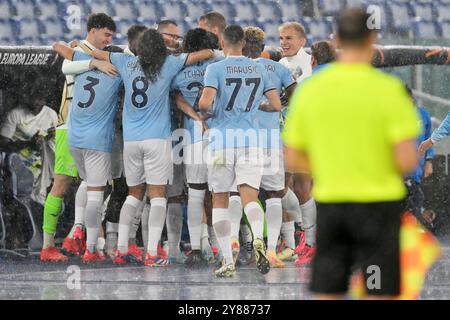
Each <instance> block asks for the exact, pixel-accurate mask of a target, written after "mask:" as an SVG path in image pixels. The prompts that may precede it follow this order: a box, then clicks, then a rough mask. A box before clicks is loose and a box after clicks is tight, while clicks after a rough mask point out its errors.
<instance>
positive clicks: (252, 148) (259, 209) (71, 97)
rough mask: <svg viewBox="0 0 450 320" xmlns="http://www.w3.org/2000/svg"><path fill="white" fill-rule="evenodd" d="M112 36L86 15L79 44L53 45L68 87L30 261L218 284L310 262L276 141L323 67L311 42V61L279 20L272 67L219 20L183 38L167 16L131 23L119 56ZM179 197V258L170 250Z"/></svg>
mask: <svg viewBox="0 0 450 320" xmlns="http://www.w3.org/2000/svg"><path fill="white" fill-rule="evenodd" d="M115 31H116V26H115V23H114V21H113V19H112V18H111V17H109V16H107V15H106V14H103V13H97V14H92V15H91V16H90V17H89V18H88V21H87V36H86V39H85V40H82V41H73V42H71V43H70V44H66V43H62V42H61V43H55V44H54V45H53V48H54V50H55V51H56V52H57V53H58V54H59V55H60V56H62V57H64V59H65V60H64V62H63V67H62V71H63V73H64V74H65V76H66V83H65V88H64V92H63V98H62V102H61V108H60V116H59V126H58V127H57V130H56V161H55V179H54V182H53V186H52V189H51V191H50V193H49V195H48V197H47V200H46V202H45V207H44V227H43V229H44V245H43V248H42V251H41V256H40V258H41V260H43V261H51V262H59V261H67V259H68V255H69V254H70V255H79V256H81V257H82V260H83V262H85V263H101V262H103V261H105V260H106V259H112V260H113V262H114V263H115V264H119V265H126V264H144V265H145V266H149V267H166V266H169V267H170V264H174V263H177V264H184V265H185V266H186V267H187V268H199V267H205V266H207V265H208V264H212V263H217V266H216V268H215V271H214V273H215V275H216V276H217V277H233V276H234V275H235V273H236V266H237V265H239V264H250V263H252V262H255V264H256V269H257V270H258V271H259V272H260V273H262V274H266V273H268V272H269V270H270V268H282V267H284V266H285V261H294V260H295V264H296V265H297V266H300V265H305V264H309V263H310V262H311V259H312V258H313V256H314V252H315V248H314V247H315V225H316V208H315V202H314V199H313V198H312V197H311V188H312V181H311V176H310V174H309V173H308V172H306V171H305V172H292V171H294V170H288V169H289V168H285V165H284V155H283V143H282V141H281V134H280V132H281V126H282V125H283V119H284V116H285V112H286V110H287V112H289V111H288V109H289V108H288V105H289V99H290V98H291V96H292V95H293V94H294V91H295V89H296V88H297V85H298V84H299V83H301V82H302V81H304V79H306V78H307V77H309V76H310V75H311V74H312V73H313V72H314V70H315V69H319V67H320V66H323V65H325V64H326V63H328V62H330V61H331V60H333V59H334V48H333V47H332V46H331V45H330V44H329V43H328V42H326V41H321V42H319V43H316V44H314V45H313V47H312V53H313V54H312V56H311V55H310V54H308V53H306V52H305V51H304V50H303V46H304V45H305V42H306V34H305V31H304V29H303V27H302V26H301V25H300V24H298V23H296V22H288V23H285V24H283V25H281V26H280V28H279V33H280V34H279V36H280V45H281V51H282V54H283V58H282V59H281V60H280V61H279V62H276V61H274V60H271V59H270V54H268V52H267V51H264V49H265V45H264V40H265V34H264V31H263V30H261V29H260V28H258V27H254V26H247V27H245V28H242V27H241V26H238V25H227V24H226V21H225V18H224V17H223V16H222V15H221V14H220V13H218V12H210V13H207V14H205V15H204V16H202V17H200V18H199V20H198V28H194V29H191V30H189V31H188V32H187V33H186V34H185V35H181V33H180V29H179V28H178V26H177V24H176V23H175V22H174V21H170V20H164V21H161V22H160V23H159V24H158V25H157V27H156V28H150V27H147V26H143V25H133V26H130V28H129V30H128V33H127V36H128V46H127V47H126V48H125V49H122V48H121V47H118V46H113V45H111V43H112V37H113V35H114V32H115ZM78 177H79V178H80V179H81V181H82V182H81V183H80V185H79V188H78V190H77V193H76V196H75V222H74V225H73V228H72V230H71V231H70V233H69V235H68V236H67V237H66V238H65V240H64V242H63V247H62V251H61V250H60V249H58V248H56V246H55V241H54V234H55V232H56V226H57V222H58V216H59V215H60V213H61V211H62V203H63V201H64V197H65V196H66V193H67V190H68V187H69V185H70V183H71V182H72V180H73V179H77V178H78ZM185 186H186V187H187V188H185ZM183 193H184V194H185V195H186V196H187V225H188V230H189V238H190V241H189V242H190V246H191V250H190V251H189V252H182V250H181V249H180V240H181V232H182V225H183V213H182V209H181V208H182V207H181V204H180V203H181V202H182V199H183V197H182V196H183ZM139 225H140V226H141V230H142V232H141V233H142V241H143V244H144V251H142V250H141V249H140V248H139V247H138V246H137V245H136V230H137V229H138V227H139ZM165 226H166V230H167V238H168V252H167V249H165V247H164V246H163V245H162V242H161V238H162V235H163V233H164V229H165ZM241 245H242V249H241Z"/></svg>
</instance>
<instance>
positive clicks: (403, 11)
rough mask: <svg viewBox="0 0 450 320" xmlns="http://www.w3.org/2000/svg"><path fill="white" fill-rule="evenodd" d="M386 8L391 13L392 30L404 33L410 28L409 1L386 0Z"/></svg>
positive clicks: (410, 10) (410, 9) (410, 11)
mask: <svg viewBox="0 0 450 320" xmlns="http://www.w3.org/2000/svg"><path fill="white" fill-rule="evenodd" d="M387 5H388V8H389V11H390V14H391V15H392V26H391V27H392V32H394V33H398V34H406V33H408V32H409V30H410V28H411V20H412V17H413V12H412V8H411V6H410V4H409V3H406V2H405V3H403V2H392V3H391V2H388V4H387Z"/></svg>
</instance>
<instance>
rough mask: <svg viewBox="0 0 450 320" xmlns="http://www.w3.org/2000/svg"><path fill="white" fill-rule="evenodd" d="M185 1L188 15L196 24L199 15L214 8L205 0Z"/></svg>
mask: <svg viewBox="0 0 450 320" xmlns="http://www.w3.org/2000/svg"><path fill="white" fill-rule="evenodd" d="M185 3H186V9H187V12H186V16H187V17H188V18H189V20H190V21H191V22H195V24H197V21H198V18H199V17H201V16H202V15H204V14H205V13H207V12H209V11H211V10H212V9H211V6H210V5H209V3H208V2H206V1H203V0H201V1H196V0H188V1H185Z"/></svg>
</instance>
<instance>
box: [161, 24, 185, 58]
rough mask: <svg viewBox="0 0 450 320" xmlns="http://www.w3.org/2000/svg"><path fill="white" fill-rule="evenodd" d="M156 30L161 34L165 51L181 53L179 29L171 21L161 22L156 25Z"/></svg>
mask: <svg viewBox="0 0 450 320" xmlns="http://www.w3.org/2000/svg"><path fill="white" fill-rule="evenodd" d="M156 30H157V31H158V32H159V33H161V34H162V36H163V38H164V43H165V44H166V47H167V49H169V50H170V52H172V53H180V52H181V41H182V40H183V37H182V36H181V29H180V27H179V26H178V24H177V23H176V22H175V21H173V20H163V21H161V22H159V23H158V26H157V28H156Z"/></svg>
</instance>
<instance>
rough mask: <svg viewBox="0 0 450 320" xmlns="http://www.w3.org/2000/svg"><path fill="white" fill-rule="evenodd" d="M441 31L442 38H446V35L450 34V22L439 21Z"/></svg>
mask: <svg viewBox="0 0 450 320" xmlns="http://www.w3.org/2000/svg"><path fill="white" fill-rule="evenodd" d="M440 25H441V31H442V37H443V38H448V35H449V34H450V20H449V21H441V23H440Z"/></svg>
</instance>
